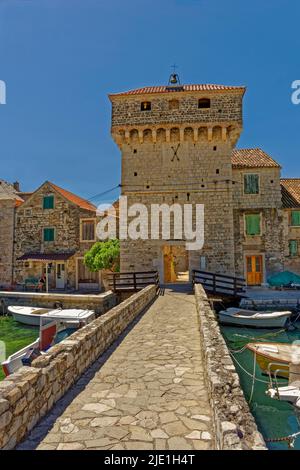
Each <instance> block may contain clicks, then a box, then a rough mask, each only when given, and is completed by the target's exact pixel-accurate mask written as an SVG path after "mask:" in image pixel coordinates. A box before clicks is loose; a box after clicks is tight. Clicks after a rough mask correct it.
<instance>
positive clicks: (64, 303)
mask: <svg viewBox="0 0 300 470" xmlns="http://www.w3.org/2000/svg"><path fill="white" fill-rule="evenodd" d="M116 303H117V299H116V295H115V294H113V293H112V291H107V292H104V293H102V294H98V295H91V294H90V295H77V294H76V295H74V294H58V293H56V294H52V293H51V294H49V293H48V294H47V293H43V292H5V291H3V292H1V291H0V308H1V310H0V312H1V313H7V307H8V306H9V305H22V306H28V307H32V305H34V306H35V307H43V308H50V309H53V308H58V306H60V307H61V308H64V309H67V308H83V309H88V310H94V312H95V313H96V316H97V315H101V314H103V313H106V312H107V311H108V310H109V309H111V308H112V307H114V306H115V305H116Z"/></svg>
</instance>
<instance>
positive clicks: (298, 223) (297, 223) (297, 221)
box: [291, 211, 300, 227]
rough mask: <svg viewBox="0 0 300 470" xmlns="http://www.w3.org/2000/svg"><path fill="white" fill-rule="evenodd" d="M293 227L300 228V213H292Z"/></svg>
mask: <svg viewBox="0 0 300 470" xmlns="http://www.w3.org/2000/svg"><path fill="white" fill-rule="evenodd" d="M291 225H293V226H294V227H300V211H292V214H291Z"/></svg>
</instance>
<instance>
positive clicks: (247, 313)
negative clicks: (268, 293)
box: [219, 307, 292, 328]
mask: <svg viewBox="0 0 300 470" xmlns="http://www.w3.org/2000/svg"><path fill="white" fill-rule="evenodd" d="M291 315H292V312H290V311H285V312H258V311H256V310H246V309H242V308H234V307H232V308H228V309H227V310H222V311H220V312H219V321H220V323H223V324H225V325H235V326H249V327H252V328H282V327H284V326H285V325H286V323H287V321H288V319H289V318H290V316H291Z"/></svg>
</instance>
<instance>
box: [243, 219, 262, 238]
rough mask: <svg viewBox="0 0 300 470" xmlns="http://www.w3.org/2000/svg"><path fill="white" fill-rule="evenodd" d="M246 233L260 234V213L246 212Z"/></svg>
mask: <svg viewBox="0 0 300 470" xmlns="http://www.w3.org/2000/svg"><path fill="white" fill-rule="evenodd" d="M245 219H246V234H247V235H260V214H246V216H245Z"/></svg>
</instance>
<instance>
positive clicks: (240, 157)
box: [231, 148, 280, 168]
mask: <svg viewBox="0 0 300 470" xmlns="http://www.w3.org/2000/svg"><path fill="white" fill-rule="evenodd" d="M231 162H232V167H233V168H273V167H274V168H280V165H279V163H277V162H276V161H275V160H273V158H271V157H270V155H268V154H267V153H266V152H264V151H263V150H262V149H258V148H257V149H234V150H233V152H232V157H231Z"/></svg>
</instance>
